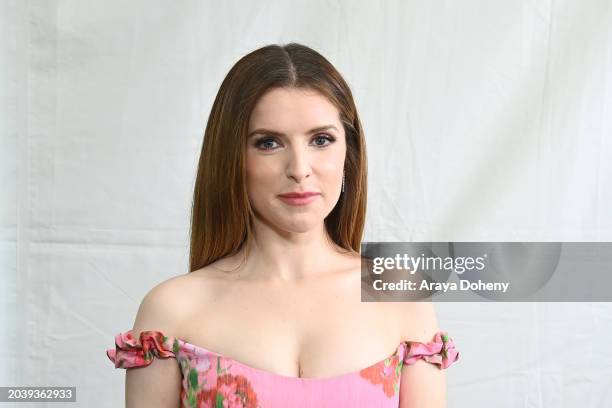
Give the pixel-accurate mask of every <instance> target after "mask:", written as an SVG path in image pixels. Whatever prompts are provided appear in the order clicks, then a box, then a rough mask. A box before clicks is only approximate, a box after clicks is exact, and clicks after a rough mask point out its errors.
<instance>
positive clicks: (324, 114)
mask: <svg viewBox="0 0 612 408" xmlns="http://www.w3.org/2000/svg"><path fill="white" fill-rule="evenodd" d="M324 124H335V125H337V127H339V126H338V125H339V124H340V113H339V112H338V109H337V108H336V107H335V106H334V105H333V104H332V103H331V102H330V101H329V100H328V99H327V98H326V97H325V96H323V95H321V94H320V93H318V92H316V91H313V90H303V89H295V88H274V89H272V90H270V91H268V92H266V93H265V94H264V95H263V96H262V97H261V98H260V99H259V100H258V101H257V103H256V104H255V107H254V108H253V112H252V113H251V117H250V119H249V129H254V128H257V127H266V128H270V129H276V130H295V131H300V130H304V129H306V128H308V129H310V128H312V127H313V126H318V125H324Z"/></svg>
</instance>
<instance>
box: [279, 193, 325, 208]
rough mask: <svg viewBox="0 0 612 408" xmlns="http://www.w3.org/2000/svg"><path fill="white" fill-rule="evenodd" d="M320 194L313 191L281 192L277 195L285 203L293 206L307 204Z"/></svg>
mask: <svg viewBox="0 0 612 408" xmlns="http://www.w3.org/2000/svg"><path fill="white" fill-rule="evenodd" d="M320 195H321V194H320V193H315V192H306V193H289V194H281V195H279V196H278V197H279V198H280V199H281V200H283V201H284V202H285V203H287V204H289V205H293V206H300V205H308V204H310V203H312V202H313V201H315V200H316V199H317V198H318V197H319V196H320Z"/></svg>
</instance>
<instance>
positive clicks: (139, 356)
mask: <svg viewBox="0 0 612 408" xmlns="http://www.w3.org/2000/svg"><path fill="white" fill-rule="evenodd" d="M106 355H107V356H108V358H109V359H110V360H111V361H112V362H113V363H114V364H115V368H126V369H127V368H136V367H144V366H147V365H149V364H151V362H152V361H153V359H154V358H169V357H172V358H175V359H176V360H177V362H178V364H179V366H180V369H181V372H182V388H181V405H180V407H181V408H191V407H198V408H199V407H223V408H243V407H244V408H247V407H248V408H264V407H265V408H270V407H317V408H326V407H351V408H353V407H368V408H372V407H385V408H386V407H388V408H392V407H393V408H397V407H398V406H399V391H400V390H399V384H400V378H401V373H402V366H403V365H404V364H407V365H410V364H414V363H415V362H416V361H417V360H419V359H422V360H424V361H427V362H429V363H432V364H435V365H437V366H438V367H439V368H440V369H445V368H447V367H448V366H450V365H451V364H452V363H454V362H455V361H457V360H458V359H459V352H458V351H457V350H455V346H454V343H453V341H452V339H451V338H450V337H449V336H448V334H447V333H446V332H443V331H440V332H438V333H436V335H435V337H434V340H433V341H431V342H429V343H420V342H413V341H404V342H401V343H400V344H399V346H398V347H397V349H396V351H395V352H394V353H393V354H392V355H391V356H389V357H387V358H385V359H383V360H382V361H379V362H377V363H374V364H372V365H371V366H369V367H366V368H363V369H361V370H358V371H355V372H351V373H346V374H340V375H336V376H333V377H326V378H300V377H288V376H284V375H279V374H274V373H272V372H269V371H266V370H261V369H258V368H254V367H251V366H248V365H246V364H243V363H241V362H239V361H236V360H233V359H231V358H228V357H225V356H223V355H221V354H219V353H216V352H214V351H210V350H207V349H205V348H203V347H200V346H196V345H194V344H190V343H188V342H186V341H183V340H181V339H180V338H177V337H172V336H167V335H165V334H164V333H162V332H160V331H143V332H141V333H140V338H139V339H135V338H134V337H133V336H132V330H128V331H126V332H125V333H119V334H117V336H115V349H108V350H107V351H106Z"/></svg>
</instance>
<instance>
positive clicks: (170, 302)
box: [133, 268, 214, 338]
mask: <svg viewBox="0 0 612 408" xmlns="http://www.w3.org/2000/svg"><path fill="white" fill-rule="evenodd" d="M204 269H206V268H203V269H201V270H200V271H199V272H200V273H195V272H192V273H187V274H184V275H179V276H174V277H172V278H169V279H167V280H165V281H163V282H161V283H159V284H157V285H156V286H154V287H153V288H151V289H150V290H149V291H148V292H147V293H146V294H145V295H144V297H143V298H142V300H141V302H140V306H139V307H138V312H137V314H136V319H135V322H134V327H133V336H134V338H139V336H140V333H141V332H142V331H145V330H153V331H161V332H163V333H164V334H166V335H172V336H177V335H178V334H179V330H180V328H181V327H182V322H184V321H185V320H186V319H189V317H190V316H192V314H193V311H194V310H195V309H196V305H197V304H198V303H202V302H203V301H205V300H207V299H211V298H212V295H213V293H214V289H213V285H214V278H211V277H210V276H209V275H212V274H209V275H207V274H206V273H202V272H204ZM200 310H202V309H200Z"/></svg>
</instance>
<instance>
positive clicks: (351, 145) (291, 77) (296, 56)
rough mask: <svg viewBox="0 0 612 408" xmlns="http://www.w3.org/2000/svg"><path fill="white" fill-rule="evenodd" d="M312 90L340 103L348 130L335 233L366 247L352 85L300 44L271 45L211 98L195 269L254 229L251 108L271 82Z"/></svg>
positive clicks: (360, 144) (350, 246) (193, 246)
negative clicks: (249, 184)
mask: <svg viewBox="0 0 612 408" xmlns="http://www.w3.org/2000/svg"><path fill="white" fill-rule="evenodd" d="M283 87H293V88H299V89H305V90H313V91H317V92H319V93H320V94H321V95H323V96H325V97H327V99H328V100H329V101H330V102H331V103H333V104H334V106H335V107H336V108H337V109H338V111H339V112H340V120H341V121H342V124H343V126H344V131H345V135H346V145H347V151H346V159H345V167H344V171H345V180H344V183H345V187H344V189H345V191H344V193H342V194H341V195H340V198H339V200H338V203H337V204H336V206H335V207H334V208H333V210H332V211H331V213H330V214H329V215H328V216H327V217H326V218H325V227H326V230H327V233H328V235H329V238H331V239H332V240H333V241H334V242H335V243H336V244H337V245H338V246H340V247H342V248H344V249H346V250H348V251H349V252H353V253H360V245H361V239H362V234H363V229H364V224H365V213H366V201H367V163H366V149H365V139H364V135H363V129H362V127H361V122H360V121H359V116H358V114H357V108H356V107H355V102H354V101H353V96H352V94H351V90H350V89H349V87H348V85H347V84H346V82H345V81H344V79H343V78H342V76H341V75H340V73H339V72H338V71H337V70H336V69H335V68H334V66H333V65H332V64H331V63H330V62H329V61H328V60H327V59H325V58H324V57H323V56H322V55H321V54H319V53H318V52H316V51H315V50H313V49H311V48H309V47H306V46H304V45H301V44H296V43H290V44H287V45H276V44H273V45H267V46H265V47H262V48H259V49H257V50H255V51H252V52H250V53H249V54H247V55H245V56H244V57H242V58H241V59H240V60H239V61H238V62H237V63H236V64H235V65H234V66H233V67H232V68H231V69H230V71H229V72H228V74H227V76H226V77H225V79H224V80H223V82H222V84H221V87H220V89H219V92H218V93H217V96H216V98H215V101H214V103H213V105H212V108H211V111H210V116H209V118H208V123H207V124H206V130H205V132H204V142H203V144H202V151H201V153H200V160H199V163H198V172H197V177H196V180H195V188H194V195H193V203H192V213H191V229H190V239H191V242H190V254H189V264H190V265H189V271H190V272H193V271H195V270H198V269H200V268H202V267H204V266H206V265H208V264H210V263H212V262H215V261H216V260H218V259H220V258H223V257H225V256H227V255H232V254H234V253H236V252H237V251H238V250H239V249H240V248H241V247H242V245H243V244H245V243H246V245H247V251H248V249H249V247H250V243H251V240H252V237H253V230H252V225H253V224H252V222H253V219H254V217H255V216H254V213H253V209H252V208H251V204H250V202H249V199H248V196H247V189H246V170H245V148H246V135H247V132H248V124H249V119H250V115H251V112H252V110H253V108H254V106H255V104H256V103H257V101H258V99H259V98H260V97H261V96H262V95H263V94H264V93H265V92H267V91H269V90H270V89H272V88H283Z"/></svg>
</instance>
